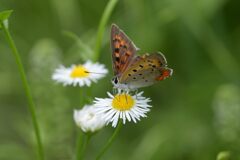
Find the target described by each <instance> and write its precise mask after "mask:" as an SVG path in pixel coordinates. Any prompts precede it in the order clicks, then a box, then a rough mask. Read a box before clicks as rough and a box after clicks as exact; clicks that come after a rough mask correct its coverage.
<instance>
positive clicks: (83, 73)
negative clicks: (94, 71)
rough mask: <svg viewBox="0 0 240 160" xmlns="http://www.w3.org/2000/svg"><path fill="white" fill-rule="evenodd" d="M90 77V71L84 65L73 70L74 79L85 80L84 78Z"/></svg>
mask: <svg viewBox="0 0 240 160" xmlns="http://www.w3.org/2000/svg"><path fill="white" fill-rule="evenodd" d="M88 75H89V71H88V70H87V69H86V68H85V67H83V66H82V65H78V66H75V67H74V68H73V70H72V73H71V75H70V76H71V77H72V78H84V77H87V76H88Z"/></svg>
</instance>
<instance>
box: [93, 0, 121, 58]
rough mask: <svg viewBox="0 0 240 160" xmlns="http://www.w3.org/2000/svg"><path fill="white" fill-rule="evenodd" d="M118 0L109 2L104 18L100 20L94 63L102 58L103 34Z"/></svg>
mask: <svg viewBox="0 0 240 160" xmlns="http://www.w3.org/2000/svg"><path fill="white" fill-rule="evenodd" d="M117 2H118V0H109V2H108V4H107V6H106V8H105V9H104V12H103V15H102V18H101V20H100V23H99V26H98V31H97V38H96V44H95V50H94V53H95V55H94V58H93V61H97V60H98V58H99V56H100V48H101V45H102V37H103V33H104V30H105V27H106V24H107V21H108V20H109V17H110V16H111V13H112V11H113V9H114V7H115V6H116V4H117Z"/></svg>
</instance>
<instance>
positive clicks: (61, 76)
mask: <svg viewBox="0 0 240 160" xmlns="http://www.w3.org/2000/svg"><path fill="white" fill-rule="evenodd" d="M107 73H108V70H107V69H106V68H105V66H104V65H103V64H99V63H93V62H91V61H87V62H86V63H84V64H80V65H72V66H71V67H69V68H66V67H64V66H60V67H59V68H57V69H56V70H55V72H54V73H53V75H52V79H53V80H55V81H57V82H58V83H62V84H63V85H64V86H67V85H73V86H77V85H78V86H80V87H82V86H88V87H89V86H90V85H91V83H92V82H95V83H96V82H97V80H99V79H101V78H103V77H104V76H105V75H106V74H107Z"/></svg>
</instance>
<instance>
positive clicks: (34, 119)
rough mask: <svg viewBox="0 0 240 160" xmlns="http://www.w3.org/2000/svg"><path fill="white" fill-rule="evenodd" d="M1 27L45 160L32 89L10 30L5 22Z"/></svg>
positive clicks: (40, 155) (40, 152)
mask: <svg viewBox="0 0 240 160" xmlns="http://www.w3.org/2000/svg"><path fill="white" fill-rule="evenodd" d="M1 26H2V29H3V31H4V34H5V36H6V39H7V42H8V44H9V46H10V48H11V50H12V53H13V55H14V57H15V60H16V63H17V66H18V70H19V72H20V76H21V79H22V83H23V87H24V90H25V94H26V96H27V100H28V109H29V111H30V114H31V118H32V123H33V127H34V131H35V136H36V140H37V145H38V156H39V157H38V158H39V159H40V160H44V151H43V145H42V141H41V136H40V130H39V125H38V122H37V117H36V111H35V104H34V102H33V97H32V94H31V90H30V87H29V84H28V80H27V77H26V74H25V71H24V68H23V64H22V61H21V58H20V55H19V53H18V50H17V48H16V46H15V43H14V41H13V39H12V37H11V34H10V32H9V30H8V28H7V27H6V25H5V24H4V23H3V22H1Z"/></svg>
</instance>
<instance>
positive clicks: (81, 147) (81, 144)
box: [76, 132, 92, 160]
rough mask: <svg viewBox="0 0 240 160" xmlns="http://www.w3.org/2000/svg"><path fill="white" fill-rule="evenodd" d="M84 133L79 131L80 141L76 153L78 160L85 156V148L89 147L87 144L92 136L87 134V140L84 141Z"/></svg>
mask: <svg viewBox="0 0 240 160" xmlns="http://www.w3.org/2000/svg"><path fill="white" fill-rule="evenodd" d="M83 137H84V135H83V133H82V132H81V133H79V137H78V142H77V153H76V155H77V156H76V160H82V159H83V157H84V153H85V150H86V148H87V145H88V143H89V141H90V139H91V137H92V135H91V134H86V136H85V140H84V142H83Z"/></svg>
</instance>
